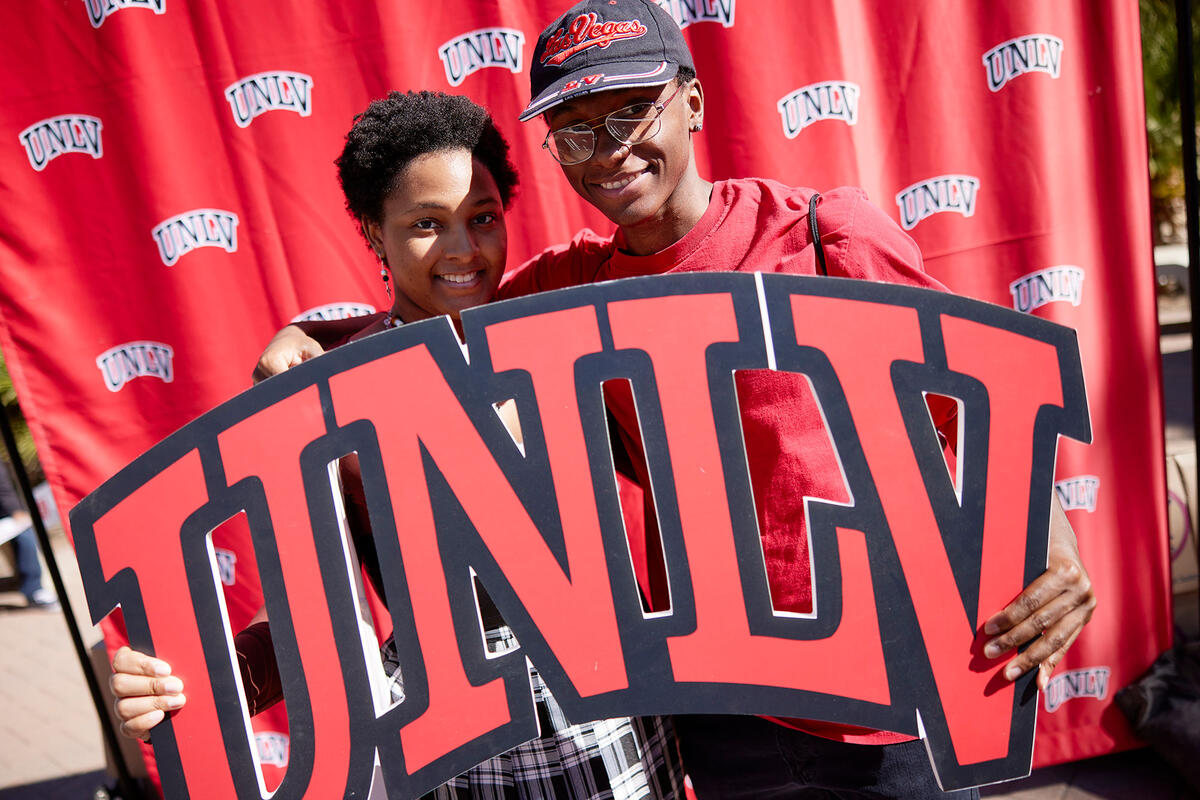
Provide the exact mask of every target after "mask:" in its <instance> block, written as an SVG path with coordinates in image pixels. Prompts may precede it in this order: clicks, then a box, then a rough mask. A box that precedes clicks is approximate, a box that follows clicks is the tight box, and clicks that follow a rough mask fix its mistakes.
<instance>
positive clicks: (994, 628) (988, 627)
mask: <svg viewBox="0 0 1200 800" xmlns="http://www.w3.org/2000/svg"><path fill="white" fill-rule="evenodd" d="M983 632H984V633H986V634H987V635H988V636H995V635H996V634H997V633H999V632H1000V626H999V625H998V624H997V623H995V622H992V621H991V620H990V619H989V620H988V621H987V622H985V623H984V625H983Z"/></svg>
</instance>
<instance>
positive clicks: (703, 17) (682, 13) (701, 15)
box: [654, 0, 737, 28]
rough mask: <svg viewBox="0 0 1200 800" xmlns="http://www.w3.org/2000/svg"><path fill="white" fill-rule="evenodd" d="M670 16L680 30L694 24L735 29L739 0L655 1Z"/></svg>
mask: <svg viewBox="0 0 1200 800" xmlns="http://www.w3.org/2000/svg"><path fill="white" fill-rule="evenodd" d="M654 2H656V3H658V5H659V6H660V7H661V8H662V9H663V10H664V11H666V12H667V13H668V14H670V15H671V16H672V17H673V18H674V19H675V22H676V24H678V25H679V27H680V28H686V27H687V26H688V25H691V24H692V23H693V22H719V23H721V24H722V25H724V26H725V27H726V28H732V27H733V12H734V6H735V5H737V0H654Z"/></svg>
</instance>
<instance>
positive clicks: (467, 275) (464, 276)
mask: <svg viewBox="0 0 1200 800" xmlns="http://www.w3.org/2000/svg"><path fill="white" fill-rule="evenodd" d="M438 277H439V278H441V279H442V280H444V281H448V282H450V283H470V282H471V281H473V280H475V278H477V277H479V273H478V272H459V273H447V274H445V275H439V276H438Z"/></svg>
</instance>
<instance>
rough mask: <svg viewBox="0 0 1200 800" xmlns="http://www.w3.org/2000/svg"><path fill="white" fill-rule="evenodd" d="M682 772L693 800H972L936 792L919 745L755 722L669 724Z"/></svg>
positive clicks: (681, 720)
mask: <svg viewBox="0 0 1200 800" xmlns="http://www.w3.org/2000/svg"><path fill="white" fill-rule="evenodd" d="M675 732H676V735H677V736H678V737H679V747H680V750H681V751H682V753H683V768H684V770H686V771H687V773H688V775H689V776H691V779H692V785H693V786H694V787H695V789H696V797H697V798H698V800H739V799H740V798H745V800H785V798H786V799H790V798H805V800H808V798H812V800H817V798H824V799H827V800H832V799H833V798H837V800H850V799H851V798H854V800H865V798H873V799H875V798H903V799H904V800H924V798H929V799H930V800H934V799H936V800H945V798H953V800H978V798H979V791H978V790H977V789H968V790H963V791H959V792H948V793H946V792H942V790H941V789H939V788H938V785H937V781H936V780H935V779H934V777H933V768H932V767H931V766H930V764H929V757H928V756H927V755H926V754H925V745H924V743H922V742H920V741H914V742H903V743H901V744H887V745H861V744H845V743H843V742H835V741H832V740H830V739H823V738H821V737H820V736H812V735H810V734H807V733H802V732H801V731H797V730H794V729H792V728H785V727H783V726H782V725H776V724H775V723H773V722H768V721H766V720H764V719H759V718H758V717H735V716H716V715H691V716H677V717H675Z"/></svg>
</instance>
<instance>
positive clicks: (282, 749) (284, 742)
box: [254, 731, 290, 767]
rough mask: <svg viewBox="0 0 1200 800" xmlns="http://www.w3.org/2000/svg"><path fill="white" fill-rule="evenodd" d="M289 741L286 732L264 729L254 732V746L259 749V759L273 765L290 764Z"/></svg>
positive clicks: (263, 762) (284, 765) (282, 765)
mask: <svg viewBox="0 0 1200 800" xmlns="http://www.w3.org/2000/svg"><path fill="white" fill-rule="evenodd" d="M289 744H290V743H289V741H288V736H287V734H286V733H276V732H275V731H263V732H260V733H256V734H254V746H255V748H256V749H257V750H258V760H259V762H260V763H262V764H269V765H270V766H272V767H286V766H287V765H288V750H289Z"/></svg>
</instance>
